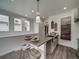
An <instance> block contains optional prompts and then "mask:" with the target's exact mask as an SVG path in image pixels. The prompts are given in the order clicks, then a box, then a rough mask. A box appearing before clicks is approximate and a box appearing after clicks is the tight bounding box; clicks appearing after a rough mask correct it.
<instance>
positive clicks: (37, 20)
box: [36, 0, 41, 23]
mask: <svg viewBox="0 0 79 59" xmlns="http://www.w3.org/2000/svg"><path fill="white" fill-rule="evenodd" d="M39 1H40V0H37V13H36V23H40V22H41V20H40V13H39Z"/></svg>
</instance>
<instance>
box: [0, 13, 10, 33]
mask: <svg viewBox="0 0 79 59" xmlns="http://www.w3.org/2000/svg"><path fill="white" fill-rule="evenodd" d="M1 25H2V26H1ZM4 27H5V28H4ZM0 32H9V16H7V15H3V14H0Z"/></svg>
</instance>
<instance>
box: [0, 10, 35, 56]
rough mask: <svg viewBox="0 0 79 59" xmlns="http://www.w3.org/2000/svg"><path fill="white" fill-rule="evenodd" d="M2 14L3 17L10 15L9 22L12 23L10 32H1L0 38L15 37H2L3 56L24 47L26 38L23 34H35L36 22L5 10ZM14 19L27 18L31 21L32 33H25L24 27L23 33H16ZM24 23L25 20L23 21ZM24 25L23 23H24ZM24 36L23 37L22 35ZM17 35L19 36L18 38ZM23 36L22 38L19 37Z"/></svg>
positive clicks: (0, 48) (1, 53)
mask: <svg viewBox="0 0 79 59" xmlns="http://www.w3.org/2000/svg"><path fill="white" fill-rule="evenodd" d="M0 14H3V15H8V16H9V21H10V23H9V24H10V25H9V27H10V31H9V32H0V36H4V37H5V36H8V35H14V36H13V37H6V38H1V37H0V55H3V54H5V53H8V52H10V51H12V50H13V49H17V48H19V47H21V46H22V44H24V36H23V34H27V33H31V32H32V33H33V32H34V21H33V20H32V19H30V18H26V17H24V16H21V15H18V14H16V13H12V12H9V11H5V10H3V9H0ZM14 18H26V19H27V20H29V21H30V23H31V24H30V25H31V26H30V32H27V31H25V29H24V27H23V26H22V27H23V28H22V29H23V31H22V32H14V30H13V29H14V26H13V25H14V23H13V22H14V20H13V19H14ZM22 22H23V20H22ZM22 24H23V23H22ZM21 34H22V35H21ZM16 35H17V36H16ZM18 35H21V36H18Z"/></svg>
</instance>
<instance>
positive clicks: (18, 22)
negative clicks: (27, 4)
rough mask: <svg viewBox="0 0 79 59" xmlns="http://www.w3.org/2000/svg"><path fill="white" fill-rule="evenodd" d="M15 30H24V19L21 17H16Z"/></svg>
mask: <svg viewBox="0 0 79 59" xmlns="http://www.w3.org/2000/svg"><path fill="white" fill-rule="evenodd" d="M15 21H17V22H15ZM14 31H22V21H21V19H20V18H14Z"/></svg>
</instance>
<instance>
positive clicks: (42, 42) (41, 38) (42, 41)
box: [26, 36, 55, 47]
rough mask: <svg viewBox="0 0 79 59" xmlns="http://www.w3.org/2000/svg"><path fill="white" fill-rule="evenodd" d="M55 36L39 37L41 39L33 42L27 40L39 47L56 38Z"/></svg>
mask: <svg viewBox="0 0 79 59" xmlns="http://www.w3.org/2000/svg"><path fill="white" fill-rule="evenodd" d="M54 38H55V37H42V36H41V37H39V41H38V42H31V41H26V43H30V44H33V45H35V46H37V47H39V46H41V45H42V44H44V43H46V42H47V41H49V40H51V39H54Z"/></svg>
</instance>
